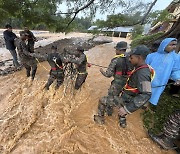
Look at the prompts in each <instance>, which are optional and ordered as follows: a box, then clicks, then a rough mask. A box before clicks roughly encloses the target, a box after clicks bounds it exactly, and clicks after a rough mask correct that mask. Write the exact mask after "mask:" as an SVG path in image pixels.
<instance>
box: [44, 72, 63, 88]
mask: <svg viewBox="0 0 180 154" xmlns="http://www.w3.org/2000/svg"><path fill="white" fill-rule="evenodd" d="M49 74H50V76H49V79H48V82H47V83H46V85H45V87H46V89H47V90H49V87H50V85H51V84H52V83H53V82H54V81H55V80H56V79H57V84H56V89H58V88H59V87H60V86H61V85H62V83H63V81H64V72H63V71H53V70H51V71H50V73H49Z"/></svg>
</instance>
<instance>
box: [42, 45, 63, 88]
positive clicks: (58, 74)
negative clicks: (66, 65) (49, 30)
mask: <svg viewBox="0 0 180 154" xmlns="http://www.w3.org/2000/svg"><path fill="white" fill-rule="evenodd" d="M51 49H52V53H50V54H48V56H47V61H48V63H49V65H50V66H51V70H50V72H49V74H50V76H49V79H48V82H47V83H46V85H45V88H46V89H47V90H49V86H50V85H51V84H52V83H53V82H54V80H55V79H57V84H56V86H55V89H56V90H57V89H58V88H59V87H60V86H61V85H62V83H63V81H64V71H63V64H62V58H61V55H60V54H59V53H57V47H56V46H52V48H51Z"/></svg>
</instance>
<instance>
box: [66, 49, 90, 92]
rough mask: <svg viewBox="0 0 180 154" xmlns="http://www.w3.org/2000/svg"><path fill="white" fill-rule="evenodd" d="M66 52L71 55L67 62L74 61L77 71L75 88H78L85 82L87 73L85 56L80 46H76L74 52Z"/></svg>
mask: <svg viewBox="0 0 180 154" xmlns="http://www.w3.org/2000/svg"><path fill="white" fill-rule="evenodd" d="M67 52H68V54H71V55H72V56H70V57H69V58H68V60H67V62H70V63H74V64H75V65H76V68H77V71H78V75H77V78H76V82H75V89H76V90H78V89H79V88H80V87H81V86H82V84H83V83H84V82H85V80H86V78H87V75H88V73H87V71H86V67H87V57H86V55H85V54H84V49H83V48H82V47H81V46H79V47H77V51H75V52H72V51H67Z"/></svg>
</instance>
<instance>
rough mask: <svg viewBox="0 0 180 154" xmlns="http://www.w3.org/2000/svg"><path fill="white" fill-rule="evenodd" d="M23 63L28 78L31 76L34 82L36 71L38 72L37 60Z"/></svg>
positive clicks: (23, 61)
mask: <svg viewBox="0 0 180 154" xmlns="http://www.w3.org/2000/svg"><path fill="white" fill-rule="evenodd" d="M21 63H22V65H23V66H24V67H25V68H26V75H27V77H29V76H30V75H31V78H32V80H34V77H35V75H36V71H37V62H36V60H35V59H30V60H22V61H21Z"/></svg>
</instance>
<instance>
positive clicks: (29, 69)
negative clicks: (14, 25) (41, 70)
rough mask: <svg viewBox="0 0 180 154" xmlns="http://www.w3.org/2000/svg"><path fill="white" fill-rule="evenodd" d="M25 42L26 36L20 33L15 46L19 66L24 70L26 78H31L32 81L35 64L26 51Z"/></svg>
mask: <svg viewBox="0 0 180 154" xmlns="http://www.w3.org/2000/svg"><path fill="white" fill-rule="evenodd" d="M27 40H28V34H27V33H25V32H20V39H16V40H15V45H16V47H17V49H18V54H19V57H20V61H21V64H22V65H23V66H24V67H25V68H26V75H27V77H30V76H31V79H32V80H34V77H35V75H36V70H37V62H36V60H35V58H34V57H32V56H31V53H30V52H29V50H28V45H27Z"/></svg>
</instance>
